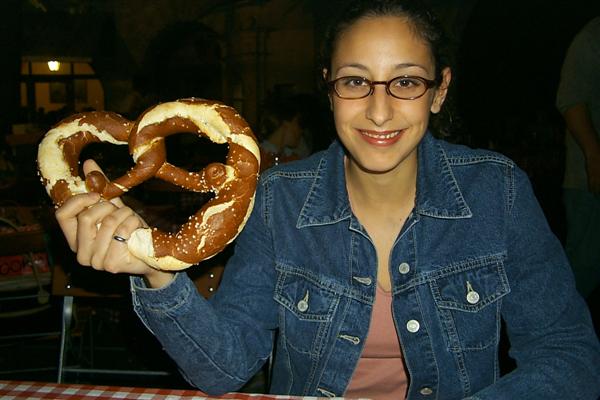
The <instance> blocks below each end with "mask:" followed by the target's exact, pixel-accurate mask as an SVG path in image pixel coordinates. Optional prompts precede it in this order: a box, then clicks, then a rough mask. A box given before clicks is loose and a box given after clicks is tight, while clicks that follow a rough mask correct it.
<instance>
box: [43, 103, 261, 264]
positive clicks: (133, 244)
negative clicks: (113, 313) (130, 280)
mask: <svg viewBox="0 0 600 400" xmlns="http://www.w3.org/2000/svg"><path fill="white" fill-rule="evenodd" d="M182 132H191V133H197V134H199V135H203V136H206V137H207V138H209V139H210V140H211V141H213V142H215V143H221V144H225V143H226V144H227V145H228V146H229V152H228V154H227V157H226V161H225V163H224V164H222V163H212V164H209V165H208V166H206V167H205V168H204V169H203V170H202V171H200V172H197V173H196V172H188V171H186V170H183V169H180V168H178V167H176V166H174V165H172V164H169V163H168V162H167V161H166V158H167V157H166V149H165V137H166V136H169V135H172V134H175V133H182ZM92 142H109V143H114V144H129V151H130V153H131V154H132V156H133V160H134V161H135V165H134V166H133V167H132V168H131V169H130V170H129V171H128V172H127V173H126V174H125V175H123V176H121V177H119V178H117V179H114V180H113V181H109V180H108V179H107V178H106V177H105V176H104V175H102V174H101V173H100V172H93V173H90V174H88V175H87V176H86V178H85V181H83V180H82V179H81V178H80V177H79V168H78V164H79V154H80V152H81V150H82V148H83V147H84V146H85V145H87V144H89V143H92ZM259 164H260V155H259V149H258V144H257V142H256V139H255V137H254V135H253V133H252V131H251V130H250V128H249V126H248V124H247V123H246V122H245V121H244V119H243V118H242V117H241V116H240V115H239V114H238V113H237V112H236V111H235V110H234V109H233V108H231V107H228V106H226V105H224V104H221V103H218V102H214V101H208V100H201V99H184V100H177V101H173V102H169V103H162V104H159V105H156V106H154V107H151V108H149V109H148V110H146V111H145V112H144V113H143V114H142V115H141V116H140V117H139V118H138V119H137V121H135V122H132V121H129V120H127V119H125V118H123V117H121V116H120V115H118V114H115V113H110V112H88V113H81V114H77V115H73V116H71V117H69V118H66V119H64V120H62V121H61V122H59V123H58V124H57V125H56V126H55V127H54V128H52V129H51V130H50V131H48V133H47V134H46V136H45V137H44V138H43V140H42V141H41V143H40V146H39V150H38V169H39V172H40V175H41V177H42V183H43V184H44V185H45V187H46V191H47V192H48V194H49V195H50V197H51V198H52V201H53V202H54V203H55V204H56V205H57V206H60V205H61V204H62V203H63V202H64V201H65V200H67V199H68V198H69V197H71V196H73V195H74V194H78V193H86V192H89V191H94V192H98V193H100V194H101V195H102V197H103V198H104V199H107V200H108V199H111V198H113V197H117V196H120V195H121V194H123V193H124V192H126V191H128V190H129V189H131V188H132V187H134V186H136V185H138V184H140V183H142V182H143V181H145V180H147V179H149V178H152V177H157V178H159V179H162V180H165V181H168V182H171V183H173V184H175V185H178V186H180V187H183V188H185V189H188V190H191V191H195V192H209V191H212V192H214V193H215V196H214V197H213V198H212V199H211V200H209V201H208V202H207V203H206V204H204V205H203V206H202V208H201V209H200V210H199V211H198V212H197V213H196V214H195V215H193V216H191V217H190V218H189V220H188V222H186V223H185V224H184V225H182V226H181V228H180V230H179V231H178V232H177V233H174V234H172V233H165V232H162V231H160V230H158V229H156V228H140V229H137V230H135V231H134V232H133V233H132V235H131V237H130V238H129V239H128V240H127V245H128V247H129V250H130V251H131V253H132V254H134V255H135V256H136V257H138V258H140V259H142V260H144V261H145V262H146V263H148V264H149V265H151V266H152V267H154V268H157V269H161V270H180V269H184V268H187V267H189V266H191V265H193V264H196V263H198V262H200V261H202V260H205V259H207V258H210V257H212V256H214V255H215V254H217V253H218V252H220V251H221V250H223V248H225V246H226V245H227V244H228V243H230V242H231V241H232V240H233V239H235V237H236V236H237V235H238V234H239V232H240V231H241V230H242V228H243V226H244V224H245V223H246V221H247V219H248V216H249V215H250V212H251V211H252V206H253V203H254V193H255V189H256V181H257V177H258V170H259Z"/></svg>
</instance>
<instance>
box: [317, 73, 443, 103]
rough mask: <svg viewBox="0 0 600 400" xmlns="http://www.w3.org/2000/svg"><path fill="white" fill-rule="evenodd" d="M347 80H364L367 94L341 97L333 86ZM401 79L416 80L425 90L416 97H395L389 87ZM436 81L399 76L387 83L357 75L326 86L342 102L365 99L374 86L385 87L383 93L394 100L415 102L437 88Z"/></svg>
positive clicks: (334, 80) (373, 89)
mask: <svg viewBox="0 0 600 400" xmlns="http://www.w3.org/2000/svg"><path fill="white" fill-rule="evenodd" d="M348 78H357V79H362V80H364V81H365V82H366V83H368V84H369V92H368V93H367V94H365V95H364V96H361V97H344V96H341V95H340V94H339V93H338V91H337V90H336V88H335V84H336V83H337V82H338V81H339V80H341V79H348ZM401 78H410V79H416V80H418V81H421V82H423V84H424V85H425V90H424V91H423V93H422V94H420V95H418V96H412V97H398V96H395V95H394V94H393V93H392V91H391V90H390V85H391V84H392V82H393V81H395V80H396V79H401ZM437 84H438V81H437V80H431V79H426V78H423V77H421V76H415V75H400V76H396V77H394V78H392V79H390V80H389V81H372V80H370V79H368V78H365V77H363V76H358V75H348V76H341V77H339V78H336V79H333V80H331V81H327V86H328V88H329V91H330V92H333V93H335V95H336V96H337V97H339V98H340V99H344V100H360V99H364V98H366V97H369V96H371V95H372V94H373V92H374V91H375V85H384V86H385V92H386V93H387V94H388V95H390V96H392V97H393V98H395V99H400V100H415V99H418V98H419V97H422V96H423V95H424V94H425V93H427V91H428V90H429V89H431V88H433V87H435V86H437Z"/></svg>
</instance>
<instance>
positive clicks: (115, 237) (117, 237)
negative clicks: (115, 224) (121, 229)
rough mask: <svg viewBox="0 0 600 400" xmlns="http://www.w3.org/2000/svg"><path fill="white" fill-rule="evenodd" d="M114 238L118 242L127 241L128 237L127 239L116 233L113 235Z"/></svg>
mask: <svg viewBox="0 0 600 400" xmlns="http://www.w3.org/2000/svg"><path fill="white" fill-rule="evenodd" d="M113 239H115V240H116V241H117V242H121V243H127V239H125V238H124V237H123V236H119V235H115V236H113Z"/></svg>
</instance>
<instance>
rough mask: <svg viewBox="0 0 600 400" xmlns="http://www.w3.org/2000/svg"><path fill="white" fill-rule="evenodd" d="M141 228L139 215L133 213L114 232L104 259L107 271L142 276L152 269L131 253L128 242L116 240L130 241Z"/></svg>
mask: <svg viewBox="0 0 600 400" xmlns="http://www.w3.org/2000/svg"><path fill="white" fill-rule="evenodd" d="M140 227H142V221H141V220H140V218H139V217H138V215H137V214H135V213H132V214H131V215H129V216H128V217H127V218H126V219H125V220H123V222H122V223H121V224H120V225H119V226H118V228H117V229H116V230H115V231H114V235H113V240H112V243H111V245H110V247H109V248H108V252H107V253H106V256H105V259H104V266H105V269H106V270H107V271H109V272H113V273H116V272H128V273H130V274H142V273H144V272H146V271H147V270H148V269H149V268H150V267H149V266H147V265H146V264H145V263H144V262H142V261H141V260H139V259H138V258H136V257H135V256H134V255H132V254H131V253H130V251H129V248H128V247H127V243H126V242H121V241H117V240H114V236H117V237H122V238H126V239H129V238H130V237H131V235H132V233H133V232H134V231H135V230H136V229H138V228H140Z"/></svg>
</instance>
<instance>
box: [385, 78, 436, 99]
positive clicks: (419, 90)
mask: <svg viewBox="0 0 600 400" xmlns="http://www.w3.org/2000/svg"><path fill="white" fill-rule="evenodd" d="M426 91H427V85H426V84H425V81H423V80H421V79H419V78H418V77H416V76H400V77H398V78H395V79H393V80H392V81H391V82H390V92H391V93H392V95H393V96H395V97H398V98H401V99H411V98H414V97H419V96H422V95H423V93H425V92H426Z"/></svg>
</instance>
